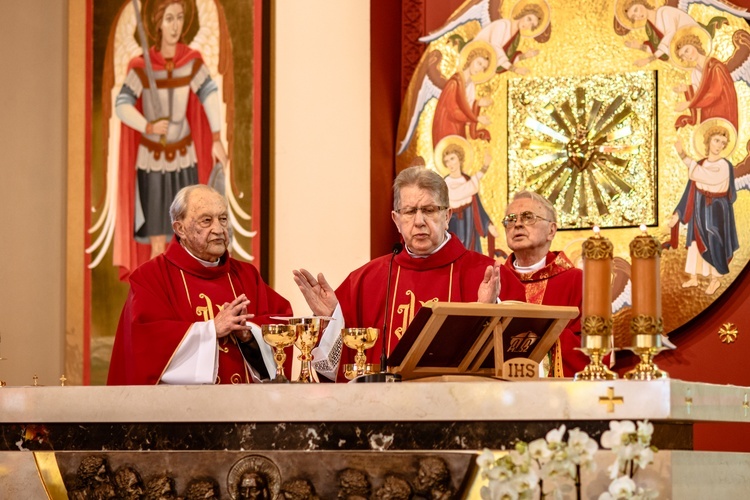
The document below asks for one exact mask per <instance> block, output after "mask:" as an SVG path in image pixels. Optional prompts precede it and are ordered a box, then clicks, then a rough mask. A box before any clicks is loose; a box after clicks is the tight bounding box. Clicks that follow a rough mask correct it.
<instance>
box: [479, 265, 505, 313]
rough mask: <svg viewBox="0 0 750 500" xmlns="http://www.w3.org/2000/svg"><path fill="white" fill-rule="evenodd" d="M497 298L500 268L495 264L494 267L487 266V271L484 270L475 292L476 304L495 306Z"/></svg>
mask: <svg viewBox="0 0 750 500" xmlns="http://www.w3.org/2000/svg"><path fill="white" fill-rule="evenodd" d="M499 296H500V266H499V264H497V263H495V265H492V266H487V269H485V270H484V278H482V282H481V283H480V284H479V290H478V291H477V302H482V303H485V304H495V303H497V298H498V297H499Z"/></svg>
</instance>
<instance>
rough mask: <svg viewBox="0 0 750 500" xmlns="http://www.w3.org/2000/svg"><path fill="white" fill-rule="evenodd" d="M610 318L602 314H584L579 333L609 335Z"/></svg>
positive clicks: (610, 331)
mask: <svg viewBox="0 0 750 500" xmlns="http://www.w3.org/2000/svg"><path fill="white" fill-rule="evenodd" d="M611 334H612V320H611V319H610V318H604V317H602V316H586V317H585V318H583V322H582V323H581V335H595V336H609V335H611Z"/></svg>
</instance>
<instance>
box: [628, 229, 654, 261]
mask: <svg viewBox="0 0 750 500" xmlns="http://www.w3.org/2000/svg"><path fill="white" fill-rule="evenodd" d="M630 255H632V256H633V257H634V258H636V259H653V258H654V257H660V256H661V244H660V243H659V240H657V239H656V238H654V237H653V236H650V235H648V234H641V235H639V236H636V237H635V238H633V241H631V242H630Z"/></svg>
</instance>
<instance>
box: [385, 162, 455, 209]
mask: <svg viewBox="0 0 750 500" xmlns="http://www.w3.org/2000/svg"><path fill="white" fill-rule="evenodd" d="M409 186H416V187H418V188H419V189H424V190H425V191H429V192H430V193H432V195H433V196H434V198H435V201H436V203H438V204H439V205H440V206H443V207H447V206H450V202H449V201H448V185H447V184H446V183H445V180H444V179H443V178H442V177H440V174H438V173H437V172H435V171H433V170H430V169H428V168H425V167H419V166H415V167H409V168H407V169H405V170H402V171H401V173H400V174H398V175H397V176H396V179H395V180H394V181H393V210H399V209H400V208H401V190H402V189H403V188H405V187H409Z"/></svg>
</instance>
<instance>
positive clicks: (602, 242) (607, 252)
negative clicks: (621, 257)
mask: <svg viewBox="0 0 750 500" xmlns="http://www.w3.org/2000/svg"><path fill="white" fill-rule="evenodd" d="M614 248H615V247H614V245H613V244H612V242H611V241H610V240H609V239H608V238H602V237H601V236H599V237H596V236H592V237H591V238H586V240H585V241H584V242H583V245H582V252H583V258H584V259H591V260H604V259H611V258H612V255H613V252H614Z"/></svg>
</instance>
